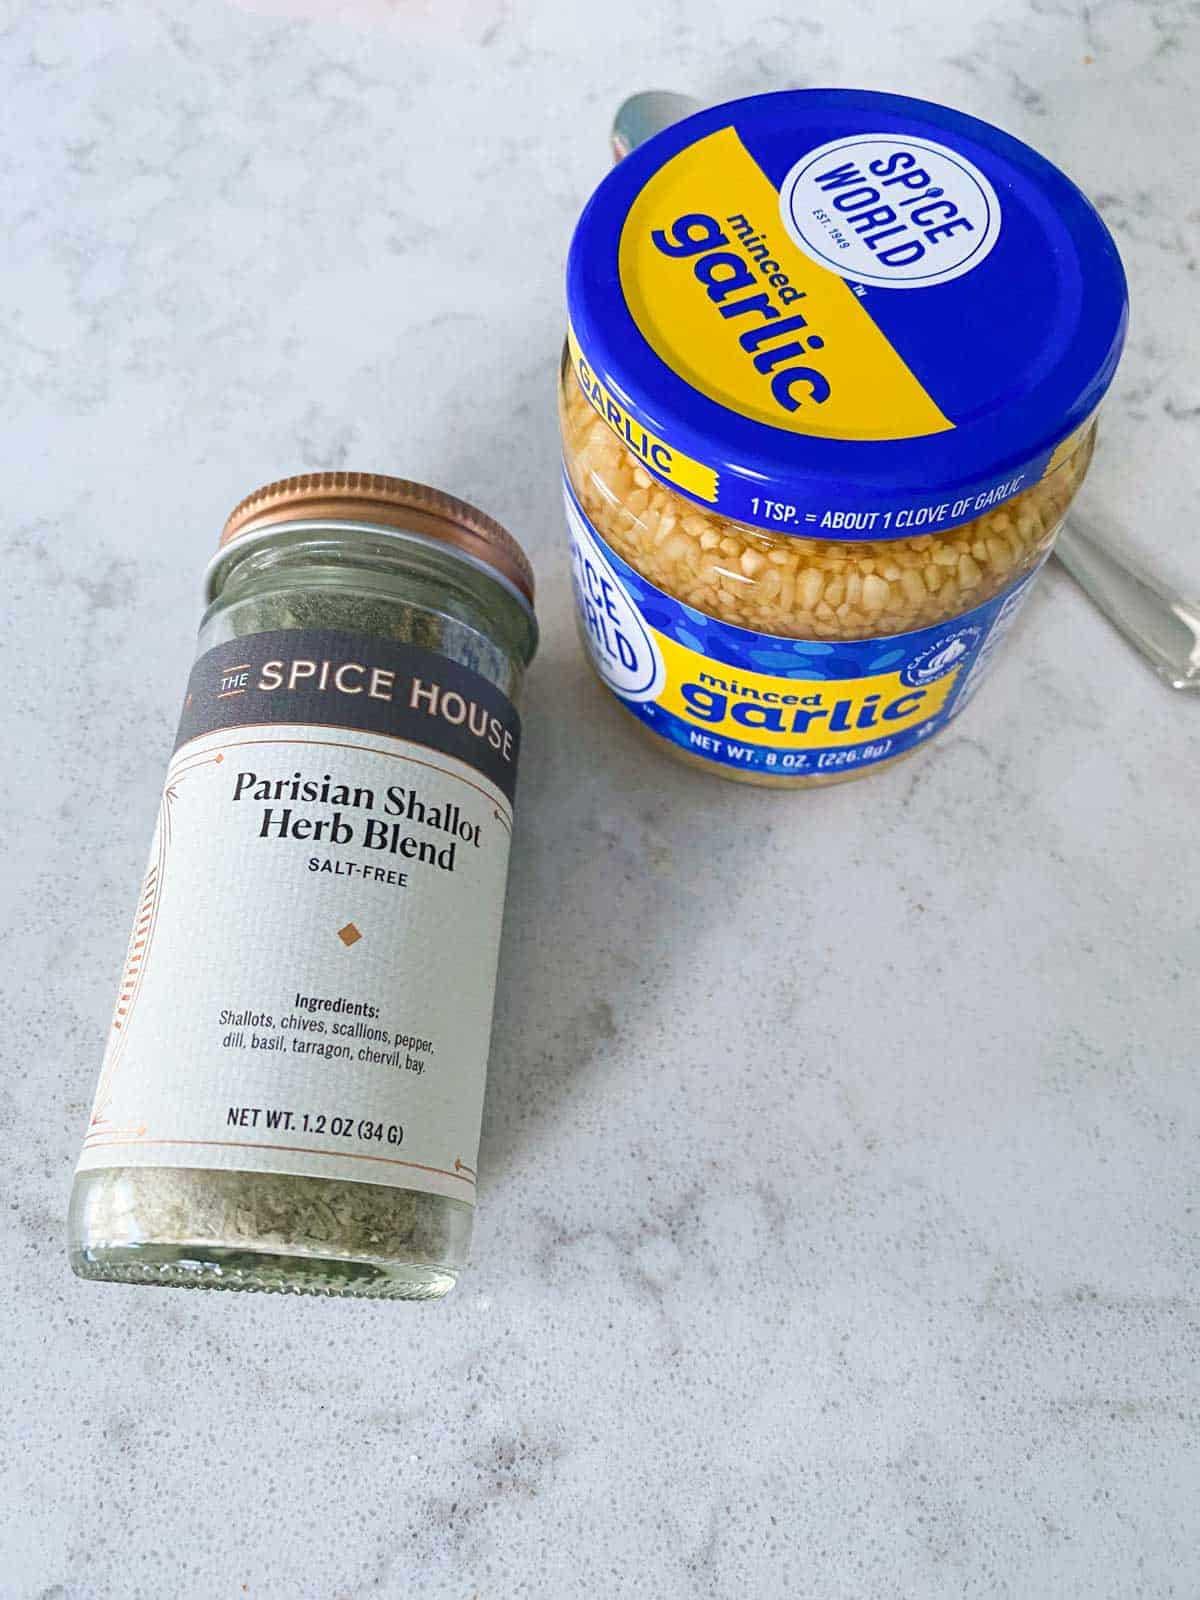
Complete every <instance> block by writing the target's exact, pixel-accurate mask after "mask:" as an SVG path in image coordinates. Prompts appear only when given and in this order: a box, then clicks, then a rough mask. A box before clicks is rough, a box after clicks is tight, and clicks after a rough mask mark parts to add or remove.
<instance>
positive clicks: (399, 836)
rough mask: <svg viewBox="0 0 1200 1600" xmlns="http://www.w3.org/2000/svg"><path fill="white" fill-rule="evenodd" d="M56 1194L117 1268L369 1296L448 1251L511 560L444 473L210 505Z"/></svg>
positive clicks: (437, 1270) (464, 1177) (493, 848)
mask: <svg viewBox="0 0 1200 1600" xmlns="http://www.w3.org/2000/svg"><path fill="white" fill-rule="evenodd" d="M207 593H208V608H207V610H206V612H205V615H204V619H203V622H202V625H201V629H200V637H199V645H198V655H197V660H196V665H195V667H194V669H193V671H192V675H191V679H190V681H189V685H188V692H187V696H186V699H185V701H184V709H183V716H182V720H181V724H180V729H179V736H178V740H177V743H176V748H175V753H174V755H173V757H172V759H171V762H170V764H169V767H168V771H167V777H166V783H165V786H164V790H163V796H162V801H161V805H160V809H159V816H158V826H157V828H156V831H155V837H154V842H153V845H152V848H151V852H150V864H149V867H148V869H147V873H146V877H145V879H144V881H143V885H142V890H141V894H140V897H139V901H138V909H137V911H136V913H135V919H134V927H133V933H132V935H131V938H130V944H129V952H128V956H127V960H126V965H125V969H124V972H123V975H122V979H121V984H120V989H119V993H118V998H117V1005H116V1010H115V1014H114V1017H113V1022H112V1029H111V1032H110V1037H109V1041H108V1047H107V1050H106V1054H105V1060H104V1064H103V1068H102V1071H101V1077H100V1085H99V1088H98V1091H97V1095H96V1103H95V1108H94V1111H93V1114H92V1117H91V1120H90V1123H89V1125H88V1130H87V1134H86V1137H85V1140H84V1146H83V1153H82V1156H81V1158H80V1164H79V1169H78V1172H77V1174H76V1179H75V1186H74V1191H73V1194H72V1200H71V1211H70V1223H69V1232H70V1239H69V1249H70V1259H71V1264H72V1266H73V1267H74V1269H75V1271H76V1272H77V1273H79V1274H80V1275H81V1276H83V1277H88V1278H102V1279H111V1280H114V1281H119V1282H127V1283H157V1284H168V1285H177V1286H196V1287H202V1288H229V1289H249V1290H275V1291H285V1292H292V1293H311V1294H328V1295H352V1296H360V1297H376V1298H389V1299H431V1298H436V1297H438V1296H440V1295H443V1294H445V1293H446V1292H447V1291H448V1290H449V1289H450V1288H451V1287H452V1286H453V1284H454V1282H455V1279H456V1276H457V1274H458V1272H459V1270H460V1268H461V1267H462V1265H463V1264H464V1262H465V1260H466V1256H467V1249H468V1245H469V1242H470V1236H471V1223H472V1217H473V1210H474V1199H475V1181H476V1171H475V1168H476V1163H477V1149H478V1140H479V1124H480V1114H481V1109H482V1101H483V1087H484V1075H485V1070H486V1061H487V1051H488V1040H489V1032H490V1025H491V1011H492V1000H493V993H494V987H495V975H496V961H497V954H498V948H499V938H500V924H501V917H502V911H503V900H504V887H505V878H506V874H507V862H508V848H509V840H510V836H511V828H512V802H513V794H514V789H515V780H516V767H517V755H518V746H519V739H520V726H519V719H518V716H517V712H516V709H515V707H516V702H517V701H518V700H519V697H520V691H521V685H522V680H523V677H524V673H525V669H526V667H527V666H528V664H529V662H530V660H531V659H532V657H533V654H534V650H535V648H536V642H537V628H536V623H535V620H534V613H533V606H532V601H533V578H532V573H531V570H530V567H529V564H528V561H527V560H526V558H525V556H524V553H523V552H522V551H521V549H520V547H519V546H518V545H517V543H516V542H515V541H514V540H513V539H512V538H511V537H510V536H509V535H508V534H507V533H506V532H505V531H504V529H503V528H501V527H500V526H499V525H498V524H497V523H495V522H493V521H492V520H491V519H490V518H489V517H486V516H484V515H483V514H482V513H481V512H479V511H476V510H475V509H474V508H472V507H471V506H468V505H466V504H465V503H463V502H462V501H459V500H456V499H453V498H452V497H451V496H449V495H445V494H442V493H440V492H439V491H437V490H434V489H429V488H426V487H424V486H422V485H420V484H414V483H409V482H406V481H403V480H400V479H395V478H387V477H381V476H376V475H372V474H366V473H354V472H326V473H316V474H309V475H305V476H302V477H297V478H290V479H286V480H284V481H282V482H278V483H273V484H270V485H268V486H267V487H265V488H263V489H260V490H258V491H257V492H256V493H255V494H252V495H251V496H249V497H248V498H247V499H246V500H244V501H243V502H242V503H241V504H240V505H239V506H238V507H237V508H236V510H235V511H234V512H233V514H232V515H231V517H230V518H229V521H228V523H227V524H226V528H225V530H224V533H223V536H222V542H221V548H220V550H219V552H218V555H217V557H216V558H215V560H214V561H213V563H212V564H211V566H210V568H209V572H208V584H207Z"/></svg>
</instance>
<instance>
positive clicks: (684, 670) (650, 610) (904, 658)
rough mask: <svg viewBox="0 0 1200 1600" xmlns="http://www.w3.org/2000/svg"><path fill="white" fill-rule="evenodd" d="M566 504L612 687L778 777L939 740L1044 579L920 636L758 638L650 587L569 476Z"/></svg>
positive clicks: (579, 588)
mask: <svg viewBox="0 0 1200 1600" xmlns="http://www.w3.org/2000/svg"><path fill="white" fill-rule="evenodd" d="M564 494H565V498H566V507H567V523H568V526H569V529H570V535H571V566H572V581H573V584H574V588H575V600H576V605H577V608H578V612H579V619H580V623H581V629H582V632H583V635H584V639H585V641H586V644H587V648H588V652H589V654H590V656H591V659H592V664H593V666H594V667H595V669H596V671H597V673H598V674H599V676H600V677H601V679H602V680H603V681H604V683H605V684H606V685H607V686H608V688H609V689H611V690H612V692H613V694H615V695H616V696H617V698H618V699H619V700H620V701H621V702H622V704H623V705H624V706H625V707H626V709H627V710H629V711H631V712H632V713H633V715H634V716H636V717H637V718H638V719H639V721H641V722H643V723H645V725H646V726H647V727H648V728H650V729H652V730H653V731H654V732H655V733H657V734H659V735H660V736H661V737H662V738H664V739H666V740H668V741H669V742H670V743H672V744H674V745H676V746H678V747H679V748H681V749H683V750H687V751H688V752H689V753H691V754H692V755H695V756H699V757H701V758H703V759H705V760H708V761H712V762H714V763H716V764H717V765H719V766H726V767H737V768H741V769H742V770H745V771H751V772H761V773H763V774H774V775H775V776H778V777H788V776H790V777H800V776H805V775H809V774H811V775H814V776H815V775H820V774H822V773H836V772H838V771H843V770H849V769H851V768H857V767H864V766H872V765H874V764H876V763H877V762H881V761H887V760H890V759H892V758H893V757H895V756H899V755H903V754H904V753H905V752H907V751H909V750H912V749H915V748H916V746H917V745H919V744H921V743H923V742H924V741H925V740H926V739H927V738H929V737H930V736H931V735H932V734H934V733H937V732H938V730H939V729H940V728H942V727H944V726H945V724H946V723H947V722H948V721H949V720H950V718H951V717H953V716H954V715H955V714H956V713H957V712H958V711H960V710H961V709H962V708H963V706H964V705H966V703H967V701H968V700H969V699H970V697H971V696H972V695H973V694H974V692H975V689H976V688H977V687H978V685H979V682H980V681H981V679H982V676H983V674H984V673H985V672H986V670H987V668H988V666H989V665H990V662H991V658H992V655H993V652H994V650H995V647H996V645H997V644H998V643H999V642H1000V640H1001V639H1002V638H1003V636H1004V635H1005V634H1006V633H1007V631H1008V629H1009V627H1010V626H1011V624H1012V622H1013V620H1014V619H1015V617H1016V615H1017V612H1018V611H1019V610H1020V608H1021V606H1022V604H1023V603H1024V601H1025V598H1026V596H1027V594H1028V592H1029V590H1030V587H1031V585H1032V583H1033V580H1034V578H1035V577H1036V576H1037V572H1036V570H1035V571H1034V572H1030V573H1026V574H1025V575H1024V576H1023V577H1022V578H1021V579H1020V580H1019V581H1018V582H1017V583H1016V584H1014V585H1012V586H1011V587H1009V588H1008V589H1005V590H1003V591H1002V592H1001V593H1000V594H997V595H994V596H993V597H992V598H991V599H990V600H988V601H986V602H985V603H984V604H983V605H980V606H977V607H976V608H975V609H974V610H972V611H968V612H965V613H963V614H962V615H960V616H957V617H953V618H950V619H948V620H947V621H945V622H942V623H939V624H937V625H936V626H934V627H931V628H922V629H920V630H918V631H917V632H914V633H904V634H894V635H891V636H889V637H887V638H878V639H856V640H852V641H851V640H844V641H840V640H828V641H825V640H814V639H792V638H785V637H779V636H776V635H770V634H761V633H753V632H751V631H749V630H747V629H745V628H737V627H734V626H732V625H731V624H729V623H726V622H720V621H718V620H717V619H716V618H715V617H710V616H707V615H706V614H705V613H703V612H700V611H696V610H694V609H693V608H692V607H690V606H686V605H683V604H682V603H681V602H680V601H678V600H675V599H673V598H672V597H671V596H670V595H668V594H666V593H664V591H663V590H661V589H658V588H656V587H655V586H654V585H653V584H652V583H649V582H647V580H646V579H645V578H643V577H642V576H641V575H640V574H639V573H637V572H635V571H634V569H633V568H632V567H631V566H630V565H629V564H628V562H626V561H623V560H622V559H621V557H620V556H619V555H618V554H617V553H616V551H615V550H613V549H612V547H611V546H610V545H609V544H608V543H607V542H606V541H605V540H604V539H603V538H602V537H601V535H600V534H599V533H598V532H597V530H596V528H595V527H594V526H593V524H592V523H591V522H590V520H589V519H588V516H587V514H586V512H585V511H584V509H583V507H582V506H581V505H580V503H579V500H578V498H577V496H576V495H575V492H574V490H573V488H572V487H571V484H570V483H569V482H568V481H567V480H566V479H565V478H564Z"/></svg>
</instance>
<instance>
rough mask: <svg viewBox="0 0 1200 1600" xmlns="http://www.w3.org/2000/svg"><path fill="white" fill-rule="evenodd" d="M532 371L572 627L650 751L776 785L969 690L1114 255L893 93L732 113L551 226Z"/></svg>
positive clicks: (1034, 567)
mask: <svg viewBox="0 0 1200 1600" xmlns="http://www.w3.org/2000/svg"><path fill="white" fill-rule="evenodd" d="M567 297H568V311H569V317H570V325H569V330H568V337H567V344H566V350H565V352H564V357H563V364H562V375H561V392H560V402H561V419H562V434H563V445H564V469H565V494H566V502H567V516H568V522H569V526H570V532H571V541H572V555H573V573H574V581H575V590H576V599H577V604H578V610H579V617H580V623H581V630H582V633H583V636H584V639H585V641H586V644H587V648H588V651H589V654H590V657H591V660H592V663H593V665H594V667H595V669H596V671H597V673H598V674H599V676H600V678H601V679H602V680H603V682H604V683H605V684H606V685H607V687H608V688H609V689H610V690H611V691H612V693H613V694H614V695H615V696H616V698H617V699H618V700H619V701H620V703H621V704H622V705H623V706H624V707H625V709H626V710H627V711H629V712H631V713H632V714H633V716H634V717H636V718H637V719H638V721H639V722H640V723H641V724H642V725H643V727H644V728H645V729H646V730H648V731H649V732H650V733H651V734H652V735H653V736H655V737H656V738H657V739H658V741H659V742H660V744H661V745H662V747H663V748H664V749H666V750H667V751H669V752H670V753H672V754H674V755H676V756H678V757H680V758H681V759H683V760H685V761H688V762H690V763H692V764H693V765H698V766H701V767H703V768H704V769H705V770H707V771H709V772H713V773H717V774H719V775H721V776H724V777H732V778H738V779H741V780H743V781H745V782H751V783H760V784H774V785H781V786H786V787H792V786H801V785H808V784H814V783H822V782H830V781H834V780H836V779H839V778H848V777H857V776H861V775H863V774H865V773H866V772H867V771H869V770H871V769H874V768H878V767H880V766H882V765H885V764H886V763H889V762H892V761H895V760H897V759H899V758H900V757H902V756H904V755H907V754H909V753H910V752H911V751H912V750H914V749H915V748H916V747H917V746H918V745H920V744H922V743H924V742H925V741H926V740H927V739H928V738H929V737H930V736H931V735H933V734H935V733H937V732H939V731H940V730H941V729H942V728H943V727H945V725H946V724H947V722H948V721H949V720H950V719H951V718H952V717H953V716H954V715H955V714H956V713H957V712H958V711H960V710H961V709H962V708H963V706H965V705H966V703H967V701H968V700H969V699H970V698H971V696H972V694H973V693H974V691H975V688H976V686H977V685H978V683H979V681H980V679H981V677H982V675H983V673H984V672H985V671H986V670H987V668H988V666H989V665H990V663H991V660H992V659H993V657H994V654H995V650H996V646H997V645H998V644H999V643H1000V642H1001V641H1002V639H1003V638H1004V636H1005V634H1006V633H1007V632H1008V630H1009V627H1010V625H1011V623H1012V621H1013V619H1014V617H1015V616H1016V614H1017V611H1018V609H1019V608H1020V606H1021V605H1022V603H1023V601H1024V600H1025V598H1026V596H1027V594H1028V593H1029V590H1030V588H1031V586H1032V583H1033V581H1034V579H1035V578H1036V575H1037V573H1038V571H1039V569H1040V568H1041V566H1042V565H1043V563H1044V562H1045V560H1046V558H1047V557H1048V555H1049V554H1050V551H1051V549H1052V547H1053V544H1054V538H1055V534H1056V532H1057V530H1058V528H1059V526H1060V524H1061V522H1062V519H1063V516H1064V514H1065V512H1066V510H1067V507H1068V506H1069V505H1070V503H1071V500H1072V497H1073V496H1074V494H1075V491H1076V490H1077V488H1078V487H1079V484H1080V483H1081V481H1082V479H1083V476H1084V473H1085V472H1086V470H1087V466H1088V462H1089V460H1090V457H1091V453H1092V447H1093V441H1094V431H1095V429H1094V417H1095V413H1096V409H1097V407H1098V405H1099V402H1100V400H1101V398H1102V396H1103V395H1104V393H1105V391H1106V389H1107V388H1108V385H1109V383H1110V382H1111V380H1112V376H1113V373H1114V371H1115V369H1116V365H1117V361H1118V358H1119V356H1120V351H1121V346H1122V343H1123V339H1124V332H1125V323H1126V291H1125V280H1124V275H1123V273H1122V270H1121V263H1120V260H1119V257H1118V255H1117V251H1116V248H1115V246H1114V244H1113V241H1112V239H1111V237H1110V236H1109V234H1108V231H1107V229H1106V228H1105V226H1104V224H1103V223H1102V222H1101V220H1100V218H1099V216H1098V215H1097V214H1096V212H1095V211H1094V210H1093V208H1092V207H1091V205H1090V204H1089V203H1088V201H1087V200H1086V199H1085V198H1084V196H1083V195H1082V194H1081V193H1080V192H1079V190H1078V189H1077V188H1075V186H1074V185H1073V184H1072V183H1071V182H1070V180H1069V179H1067V178H1066V177H1065V176H1064V175H1063V174H1062V173H1061V172H1059V171H1058V170H1057V169H1056V168H1055V167H1053V166H1052V165H1051V164H1050V163H1049V162H1048V161H1046V160H1045V159H1044V158H1043V157H1041V156H1039V155H1038V154H1036V152H1034V151H1033V150H1031V149H1029V148H1028V147H1027V146H1025V145H1023V144H1020V143H1019V142H1018V141H1017V140H1015V139H1013V138H1010V137H1009V136H1008V135H1007V134H1005V133H1002V132H1000V131H999V130H998V129H996V128H993V127H990V126H989V125H988V124H986V123H983V122H979V121H976V120H975V119H974V118H972V117H967V116H964V115H962V114H960V113H958V112H955V111H950V110H947V109H945V108H944V107H940V106H935V105H930V104H928V103H926V102H923V101H917V100H909V99H904V98H901V97H899V96H895V95H884V94H874V93H866V92H860V91H849V90H802V91H796V92H789V93H782V94H773V95H762V96H757V97H755V98H752V99H748V100H742V101H738V102H735V103H733V104H730V105H725V106H718V107H715V108H713V109H711V110H706V111H703V112H700V113H698V114H697V115H695V116H692V117H690V118H688V119H687V120H686V121H684V122H681V123H678V124H676V125H675V126H673V127H671V128H669V129H667V130H666V131H664V132H662V133H660V134H658V135H657V136H656V137H654V138H653V139H651V140H650V141H649V142H648V143H647V144H645V145H643V146H641V147H640V148H639V149H637V150H635V151H634V153H633V154H632V155H630V156H628V157H627V158H626V159H625V160H624V161H623V162H621V164H620V165H619V166H618V167H617V168H615V169H614V170H613V171H612V172H611V173H609V175H608V176H607V177H606V178H605V180H604V181H603V183H602V184H601V185H600V187H599V189H598V190H597V191H596V193H595V195H594V196H593V197H592V199H591V201H590V203H589V204H588V206H587V208H586V210H585V211H584V213H583V216H582V218H581V219H580V222H579V225H578V227H577V229H576V231H575V236H574V239H573V242H572V245H571V253H570V260H569V265H568V275H567Z"/></svg>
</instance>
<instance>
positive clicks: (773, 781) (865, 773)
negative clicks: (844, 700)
mask: <svg viewBox="0 0 1200 1600" xmlns="http://www.w3.org/2000/svg"><path fill="white" fill-rule="evenodd" d="M588 665H589V666H591V660H590V658H589V660H588ZM592 677H593V679H594V681H595V683H596V686H597V688H598V689H599V690H600V691H601V693H602V694H603V696H604V698H605V700H607V701H608V703H609V704H610V705H613V706H615V707H616V708H617V710H618V712H619V713H620V715H621V717H622V720H623V721H625V722H626V723H632V724H633V726H634V728H635V729H636V730H637V732H638V735H639V737H640V738H641V739H642V741H643V743H645V744H650V745H653V747H654V749H655V750H657V751H658V753H659V755H662V756H666V757H667V759H668V760H670V761H675V762H678V763H679V765H680V766H684V767H690V768H691V770H692V771H693V772H702V773H703V774H704V775H705V777H707V778H723V779H724V780H725V781H726V782H727V783H747V784H750V785H752V786H753V787H754V788H756V789H828V788H831V787H832V786H833V785H834V784H836V783H855V782H857V780H858V779H859V778H869V777H871V776H872V774H874V773H877V772H886V771H888V770H889V769H890V768H892V767H895V766H899V764H900V763H901V762H902V761H908V760H909V759H910V758H911V757H913V756H916V755H920V753H921V752H922V750H924V749H925V748H926V745H924V744H920V745H917V746H916V747H915V748H914V749H912V750H902V751H901V752H900V754H899V755H895V756H889V757H888V758H887V759H886V760H885V761H873V762H871V764H870V765H869V766H865V767H851V768H849V769H848V770H847V771H845V772H812V773H806V774H805V775H804V776H803V777H800V776H795V777H788V776H785V775H784V774H782V773H778V774H777V773H771V772H748V771H747V770H746V769H745V768H743V767H730V766H726V765H725V764H724V763H723V762H720V761H710V760H709V759H708V757H707V756H699V755H695V754H694V753H693V752H692V751H691V750H684V749H681V748H680V746H679V745H677V744H673V743H672V742H671V740H670V739H664V738H663V736H662V735H661V734H660V733H655V731H654V729H653V728H648V727H647V726H646V724H645V723H644V722H643V721H642V719H641V718H640V717H638V716H635V715H634V713H633V712H632V711H630V710H629V708H628V707H627V706H625V705H622V703H621V701H620V700H619V699H618V698H617V696H616V695H614V694H613V692H612V690H611V689H609V687H608V685H607V684H606V683H605V682H604V680H603V679H602V678H601V677H600V675H599V673H598V672H596V671H595V669H594V668H593V671H592ZM928 743H930V744H932V743H933V741H932V740H929V741H928Z"/></svg>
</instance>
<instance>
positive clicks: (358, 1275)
mask: <svg viewBox="0 0 1200 1600" xmlns="http://www.w3.org/2000/svg"><path fill="white" fill-rule="evenodd" d="M71 1270H72V1271H73V1272H74V1273H75V1274H76V1275H77V1276H78V1277H80V1278H88V1279H91V1280H92V1281H97V1282H103V1283H141V1284H152V1285H154V1284H156V1285H158V1286H159V1287H161V1288H169V1289H240V1290H242V1291H243V1292H248V1293H252V1294H305V1295H325V1296H328V1297H330V1298H340V1299H354V1300H440V1299H441V1298H442V1296H443V1295H446V1294H449V1292H450V1290H451V1289H453V1287H454V1285H455V1283H456V1282H457V1281H458V1274H457V1273H456V1272H455V1271H454V1270H453V1268H450V1267H445V1266H432V1265H429V1264H428V1263H417V1262H414V1263H412V1264H402V1263H397V1262H382V1261H380V1262H367V1261H344V1260H339V1259H337V1258H336V1257H327V1256H315V1255H314V1256H306V1255H279V1254H271V1253H268V1252H266V1251H258V1250H240V1249H226V1248H223V1247H220V1246H214V1245H210V1244H195V1245H186V1244H136V1245H133V1244H131V1245H111V1246H99V1247H92V1248H89V1249H82V1250H81V1249H76V1250H73V1251H72V1252H71Z"/></svg>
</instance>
